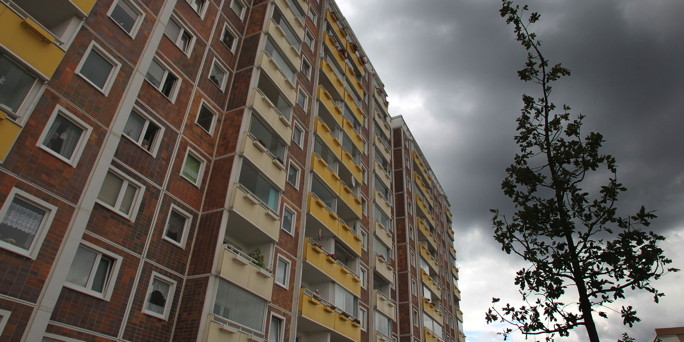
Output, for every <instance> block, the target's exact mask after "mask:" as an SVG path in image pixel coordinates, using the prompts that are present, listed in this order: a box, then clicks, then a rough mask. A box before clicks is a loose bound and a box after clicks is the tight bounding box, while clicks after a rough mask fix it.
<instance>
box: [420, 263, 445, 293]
mask: <svg viewBox="0 0 684 342" xmlns="http://www.w3.org/2000/svg"><path fill="white" fill-rule="evenodd" d="M420 279H421V280H422V281H423V285H425V286H427V287H428V288H429V289H430V291H432V293H434V294H435V295H436V296H437V297H442V289H441V288H440V287H439V285H437V283H436V282H435V281H434V280H432V277H430V275H429V274H427V273H426V272H425V270H423V269H421V270H420Z"/></svg>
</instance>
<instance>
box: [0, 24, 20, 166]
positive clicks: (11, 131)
mask: <svg viewBox="0 0 684 342" xmlns="http://www.w3.org/2000/svg"><path fill="white" fill-rule="evenodd" d="M0 25H2V24H0ZM20 132H21V126H19V125H17V124H16V123H15V122H14V121H12V120H9V119H8V118H7V113H5V112H4V111H2V109H0V161H3V160H5V157H7V154H8V153H9V151H10V149H11V148H12V145H14V142H15V141H16V140H17V137H18V136H19V133H20Z"/></svg>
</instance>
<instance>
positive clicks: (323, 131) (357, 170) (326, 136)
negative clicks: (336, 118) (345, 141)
mask: <svg viewBox="0 0 684 342" xmlns="http://www.w3.org/2000/svg"><path fill="white" fill-rule="evenodd" d="M315 129H316V133H317V134H318V136H319V137H321V139H322V140H323V142H325V144H326V145H327V146H328V148H329V149H330V150H331V151H332V152H333V154H335V156H337V157H338V158H339V159H340V160H341V161H342V165H344V166H345V167H346V168H347V169H348V170H349V172H351V174H352V175H353V176H354V178H356V180H357V181H360V180H361V179H362V178H363V169H362V168H361V166H360V165H359V164H357V163H356V162H355V161H354V158H353V157H352V155H351V154H349V152H347V151H345V150H344V149H342V143H341V142H340V140H339V139H337V138H336V137H335V136H334V135H333V132H332V130H331V129H330V127H328V125H326V124H325V123H324V122H323V121H321V120H320V119H319V118H316V122H315ZM357 200H358V210H356V209H357V208H354V211H355V212H357V214H358V215H359V216H360V215H361V211H360V210H361V201H360V200H359V199H358V198H357V199H356V200H354V202H356V201H357Z"/></svg>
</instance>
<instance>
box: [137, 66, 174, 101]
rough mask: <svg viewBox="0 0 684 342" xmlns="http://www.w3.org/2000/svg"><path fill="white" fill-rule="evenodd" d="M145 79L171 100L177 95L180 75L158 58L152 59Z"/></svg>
mask: <svg viewBox="0 0 684 342" xmlns="http://www.w3.org/2000/svg"><path fill="white" fill-rule="evenodd" d="M145 79H147V81H148V82H150V84H152V86H154V87H155V88H156V89H157V90H159V91H160V92H161V93H162V94H164V96H166V97H168V98H169V99H170V100H171V101H173V100H174V98H175V97H176V93H177V90H178V84H180V81H179V80H178V77H177V76H176V75H174V74H173V73H171V72H170V71H169V70H167V69H166V68H165V67H164V66H163V65H162V64H161V63H160V62H159V61H157V60H156V59H154V60H152V63H151V64H150V68H149V69H148V70H147V75H145Z"/></svg>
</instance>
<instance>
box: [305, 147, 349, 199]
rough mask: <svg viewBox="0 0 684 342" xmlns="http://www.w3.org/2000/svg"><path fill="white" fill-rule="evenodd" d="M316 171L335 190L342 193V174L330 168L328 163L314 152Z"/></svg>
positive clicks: (313, 163) (313, 159) (313, 161)
mask: <svg viewBox="0 0 684 342" xmlns="http://www.w3.org/2000/svg"><path fill="white" fill-rule="evenodd" d="M311 164H312V165H311V167H312V168H313V170H314V172H315V173H316V174H317V175H318V176H319V177H320V178H321V179H322V180H323V181H324V182H325V183H326V184H327V185H328V186H329V187H330V188H331V189H332V190H333V191H334V192H335V193H340V191H341V190H342V182H340V176H338V175H337V174H336V173H335V172H333V171H332V170H330V169H329V168H328V164H327V163H326V162H325V161H324V160H323V159H322V158H321V157H319V156H318V155H316V154H314V155H313V157H312V161H311Z"/></svg>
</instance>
